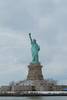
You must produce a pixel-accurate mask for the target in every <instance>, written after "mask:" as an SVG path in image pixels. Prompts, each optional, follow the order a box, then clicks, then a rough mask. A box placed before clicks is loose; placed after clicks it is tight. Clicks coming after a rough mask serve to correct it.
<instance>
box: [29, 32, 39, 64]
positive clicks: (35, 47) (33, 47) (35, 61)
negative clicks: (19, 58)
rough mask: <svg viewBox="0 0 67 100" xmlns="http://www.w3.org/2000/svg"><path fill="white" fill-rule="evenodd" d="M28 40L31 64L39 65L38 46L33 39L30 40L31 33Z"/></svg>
mask: <svg viewBox="0 0 67 100" xmlns="http://www.w3.org/2000/svg"><path fill="white" fill-rule="evenodd" d="M29 38H30V41H31V51H32V62H31V63H32V64H39V56H38V53H39V51H40V46H39V45H38V44H37V42H36V40H35V39H32V37H31V33H29Z"/></svg>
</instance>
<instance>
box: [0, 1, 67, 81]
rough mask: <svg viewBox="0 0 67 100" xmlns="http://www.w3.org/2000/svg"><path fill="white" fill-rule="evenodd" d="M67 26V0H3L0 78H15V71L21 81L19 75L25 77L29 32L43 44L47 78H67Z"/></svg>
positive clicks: (0, 14) (41, 57) (28, 58)
mask: <svg viewBox="0 0 67 100" xmlns="http://www.w3.org/2000/svg"><path fill="white" fill-rule="evenodd" d="M66 26H67V1H66V0H64V1H63V0H42V1H41V0H32V1H31V0H19V1H18V0H0V64H2V66H0V69H1V70H0V71H1V74H2V77H0V79H1V78H3V80H5V79H7V81H8V80H10V79H11V80H12V79H13V75H14V73H15V77H14V79H16V80H19V79H20V76H22V79H24V75H26V70H27V69H26V68H27V64H29V63H30V62H31V51H30V41H29V37H28V33H29V32H32V37H33V38H36V39H37V42H38V43H39V44H40V47H41V51H40V53H39V56H40V62H41V64H42V65H43V66H44V68H43V69H44V70H43V74H44V77H45V78H54V79H56V80H58V81H60V80H66V76H67V74H66V70H67V34H66V33H67V27H66ZM17 64H19V66H20V67H19V68H16V66H18V65H17ZM8 66H10V67H8ZM21 66H23V67H21ZM24 66H26V67H24ZM13 68H14V72H13ZM5 69H7V71H5ZM25 69H26V70H25ZM21 70H22V71H21ZM18 71H19V72H20V73H18ZM9 72H11V73H13V75H12V76H11V74H10V73H9ZM6 73H7V74H6ZM22 73H23V75H22ZM8 75H9V76H8ZM4 76H5V77H4ZM10 77H11V78H10ZM17 77H18V78H17ZM1 80H2V79H1ZM3 82H4V81H1V83H3ZM61 83H62V81H61Z"/></svg>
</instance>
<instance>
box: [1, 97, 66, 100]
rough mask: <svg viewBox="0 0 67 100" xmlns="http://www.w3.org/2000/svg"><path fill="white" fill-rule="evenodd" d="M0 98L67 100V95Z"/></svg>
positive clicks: (8, 98)
mask: <svg viewBox="0 0 67 100" xmlns="http://www.w3.org/2000/svg"><path fill="white" fill-rule="evenodd" d="M0 100H67V96H53V97H51V96H49V97H47V96H45V97H0Z"/></svg>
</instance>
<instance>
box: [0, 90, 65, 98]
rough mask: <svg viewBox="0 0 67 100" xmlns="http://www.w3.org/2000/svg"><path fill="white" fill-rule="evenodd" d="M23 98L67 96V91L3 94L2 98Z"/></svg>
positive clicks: (0, 95)
mask: <svg viewBox="0 0 67 100" xmlns="http://www.w3.org/2000/svg"><path fill="white" fill-rule="evenodd" d="M10 96H12V97H22V96H67V91H24V92H22V93H1V94H0V97H10Z"/></svg>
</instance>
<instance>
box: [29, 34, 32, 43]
mask: <svg viewBox="0 0 67 100" xmlns="http://www.w3.org/2000/svg"><path fill="white" fill-rule="evenodd" d="M29 38H30V41H31V43H32V37H31V33H29Z"/></svg>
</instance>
